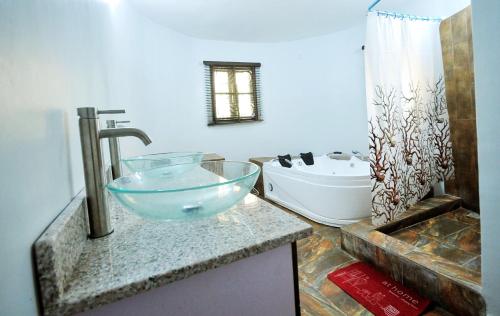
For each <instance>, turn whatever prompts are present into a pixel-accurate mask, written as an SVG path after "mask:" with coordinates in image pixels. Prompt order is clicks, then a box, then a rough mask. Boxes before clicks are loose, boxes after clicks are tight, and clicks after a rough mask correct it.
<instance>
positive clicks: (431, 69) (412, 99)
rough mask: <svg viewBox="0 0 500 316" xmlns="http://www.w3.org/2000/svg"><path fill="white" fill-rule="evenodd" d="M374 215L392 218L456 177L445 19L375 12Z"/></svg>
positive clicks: (368, 62) (368, 57)
mask: <svg viewBox="0 0 500 316" xmlns="http://www.w3.org/2000/svg"><path fill="white" fill-rule="evenodd" d="M365 71H366V96H367V107H368V111H367V112H368V133H369V148H370V169H371V171H370V173H371V184H372V222H373V224H375V225H380V224H384V223H387V222H389V221H391V220H394V219H396V218H397V217H398V216H400V215H401V214H402V213H403V212H404V211H405V210H406V209H407V208H408V207H410V206H411V205H412V204H414V203H415V202H417V201H419V200H421V199H422V197H424V196H425V195H426V194H427V193H429V191H430V189H431V188H432V186H433V185H434V184H436V183H437V182H439V181H443V180H445V179H448V178H450V177H452V176H453V159H452V151H451V142H450V130H449V121H448V110H447V106H446V96H445V87H444V78H443V77H444V75H443V63H442V56H441V44H440V38H439V21H424V20H414V19H410V18H399V17H398V18H395V17H391V16H387V15H383V14H380V13H377V12H373V13H369V14H368V22H367V36H366V50H365Z"/></svg>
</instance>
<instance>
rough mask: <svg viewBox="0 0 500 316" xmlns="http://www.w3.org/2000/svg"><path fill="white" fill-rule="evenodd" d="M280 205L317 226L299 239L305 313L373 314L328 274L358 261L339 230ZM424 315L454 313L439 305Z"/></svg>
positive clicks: (324, 315) (315, 315)
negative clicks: (342, 241) (344, 245)
mask: <svg viewBox="0 0 500 316" xmlns="http://www.w3.org/2000/svg"><path fill="white" fill-rule="evenodd" d="M275 205H276V204H275ZM277 206H278V205H277ZM278 207H280V206H278ZM281 208H282V209H284V211H286V212H288V213H290V214H292V215H294V216H297V217H299V218H301V219H302V220H304V221H306V222H308V223H309V224H311V225H312V226H313V229H314V232H313V234H312V236H310V237H309V238H307V239H303V240H300V241H298V242H297V256H298V258H297V259H298V265H299V287H300V304H301V312H302V315H303V316H327V315H328V316H332V315H333V316H337V315H338V316H356V315H372V313H370V312H369V311H368V310H366V309H365V308H364V307H363V306H362V305H361V304H359V303H358V302H356V301H355V300H354V299H353V298H351V297H350V296H349V295H348V294H347V293H346V292H344V291H343V290H342V289H341V288H339V287H338V286H336V285H335V284H334V283H332V282H331V281H329V280H328V279H327V277H326V276H327V274H328V273H329V272H331V271H334V270H336V269H339V268H342V267H344V266H347V265H349V264H351V263H353V262H356V261H357V260H356V259H355V258H354V257H352V256H351V255H349V254H348V253H347V252H345V251H343V250H342V249H341V248H340V238H341V237H340V229H339V228H333V227H329V226H325V225H321V224H318V223H315V222H312V221H310V220H308V219H306V218H304V217H301V216H299V215H297V214H295V213H293V212H290V211H288V210H286V209H285V208H283V207H281ZM424 315H425V316H450V315H452V314H450V313H448V312H446V311H445V310H443V309H442V308H440V307H432V308H431V309H430V310H429V311H428V312H426V313H425V314H424Z"/></svg>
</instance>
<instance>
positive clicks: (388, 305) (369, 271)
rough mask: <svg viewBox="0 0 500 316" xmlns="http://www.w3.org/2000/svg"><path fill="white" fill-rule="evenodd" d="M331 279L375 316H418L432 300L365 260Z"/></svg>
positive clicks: (341, 271)
mask: <svg viewBox="0 0 500 316" xmlns="http://www.w3.org/2000/svg"><path fill="white" fill-rule="evenodd" d="M328 279H329V280H330V281H332V282H333V283H335V284H336V285H338V286H339V287H340V288H341V289H342V290H344V291H345V292H347V294H349V295H350V296H352V298H354V299H355V300H356V301H358V302H359V303H360V304H361V305H363V306H364V307H365V308H366V309H367V310H369V311H370V312H372V313H373V314H375V315H376V316H417V315H420V314H421V313H422V312H423V311H424V310H425V309H426V308H427V306H428V305H429V303H430V301H429V300H428V299H426V298H423V297H421V296H420V295H419V294H418V293H416V292H415V291H413V290H411V289H409V288H407V287H405V286H403V285H402V284H400V283H399V282H396V281H394V280H393V279H391V278H389V277H387V276H385V275H384V274H382V273H380V272H378V271H377V270H375V269H374V268H372V267H371V266H370V265H368V264H366V263H364V262H356V263H353V264H351V265H349V266H347V267H345V268H342V269H339V270H337V271H333V272H331V273H330V274H328Z"/></svg>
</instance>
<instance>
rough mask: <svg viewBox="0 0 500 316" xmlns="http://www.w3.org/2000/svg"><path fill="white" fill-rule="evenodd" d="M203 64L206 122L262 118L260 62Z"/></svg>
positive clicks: (257, 119)
mask: <svg viewBox="0 0 500 316" xmlns="http://www.w3.org/2000/svg"><path fill="white" fill-rule="evenodd" d="M203 63H204V64H205V81H206V94H207V118H208V125H217V124H228V123H241V122H252V121H262V109H261V107H260V92H259V88H260V64H259V63H241V62H216V61H205V62H203Z"/></svg>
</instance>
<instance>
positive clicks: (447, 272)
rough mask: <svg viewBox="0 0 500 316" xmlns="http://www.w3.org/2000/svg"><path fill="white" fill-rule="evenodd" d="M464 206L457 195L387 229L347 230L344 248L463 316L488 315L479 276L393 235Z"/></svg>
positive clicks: (429, 203) (425, 205) (419, 208)
mask: <svg viewBox="0 0 500 316" xmlns="http://www.w3.org/2000/svg"><path fill="white" fill-rule="evenodd" d="M460 201H461V200H460V199H459V198H457V197H453V196H441V197H436V198H431V199H428V200H425V201H423V202H420V203H417V204H416V205H415V206H413V207H412V208H410V209H409V210H408V211H407V213H406V214H405V216H404V217H402V218H400V219H399V220H397V221H395V222H392V223H390V224H389V225H385V226H383V227H375V226H373V225H372V224H371V220H370V219H367V220H364V221H361V222H359V223H356V224H353V225H349V226H345V227H343V228H342V229H341V236H342V242H341V243H342V248H343V249H344V250H346V251H347V252H349V253H350V254H351V255H353V256H355V257H356V258H358V259H360V260H363V261H366V262H369V263H371V264H373V265H375V266H376V267H377V268H379V269H380V270H381V271H383V272H385V273H387V274H389V275H390V276H391V277H392V278H394V279H395V280H397V281H399V282H401V283H402V284H404V285H406V286H408V287H411V288H414V289H416V290H417V291H419V292H420V293H421V294H422V295H424V296H426V297H429V298H430V299H432V300H433V301H435V302H437V303H439V304H440V305H442V306H443V307H445V308H446V309H448V310H450V311H452V312H453V313H456V314H457V315H485V302H484V299H483V297H482V296H481V294H480V293H481V274H480V273H479V272H476V271H473V270H470V269H467V268H465V267H463V266H458V265H457V264H455V263H454V262H451V261H449V260H446V259H444V258H441V257H439V256H436V255H432V254H429V253H426V252H424V251H422V250H421V249H419V248H418V247H416V246H414V245H412V244H409V243H406V242H403V241H401V240H398V239H396V238H393V237H391V236H389V235H388V234H389V233H392V232H395V231H397V230H399V229H401V228H404V227H408V226H411V225H413V224H415V223H417V222H420V221H423V220H426V219H429V218H431V217H434V216H438V215H441V214H444V213H447V212H449V211H451V210H454V209H456V208H458V207H460Z"/></svg>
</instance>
